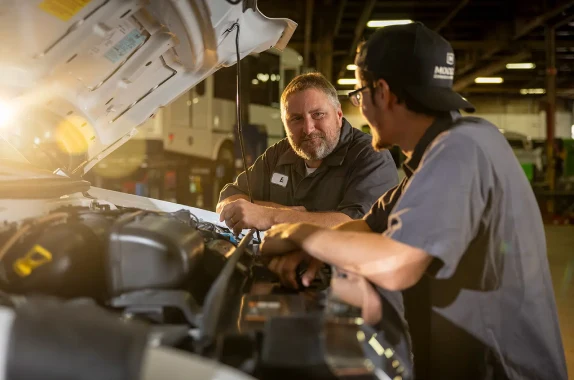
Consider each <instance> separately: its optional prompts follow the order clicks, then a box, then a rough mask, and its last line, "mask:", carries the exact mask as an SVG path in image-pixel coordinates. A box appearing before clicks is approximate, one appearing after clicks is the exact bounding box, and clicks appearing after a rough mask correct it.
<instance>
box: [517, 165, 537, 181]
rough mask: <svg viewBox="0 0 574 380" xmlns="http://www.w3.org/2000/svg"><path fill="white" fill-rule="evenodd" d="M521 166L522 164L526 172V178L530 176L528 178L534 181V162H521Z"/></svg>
mask: <svg viewBox="0 0 574 380" xmlns="http://www.w3.org/2000/svg"><path fill="white" fill-rule="evenodd" d="M520 166H522V169H523V170H524V173H525V174H526V178H528V180H529V181H530V182H532V180H533V179H534V164H520Z"/></svg>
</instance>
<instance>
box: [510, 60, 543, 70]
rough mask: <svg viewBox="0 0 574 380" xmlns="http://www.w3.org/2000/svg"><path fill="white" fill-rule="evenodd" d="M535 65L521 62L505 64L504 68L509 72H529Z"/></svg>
mask: <svg viewBox="0 0 574 380" xmlns="http://www.w3.org/2000/svg"><path fill="white" fill-rule="evenodd" d="M535 67H536V65H535V64H534V63H532V62H522V63H507V64H506V68H507V69H509V70H529V69H534V68H535Z"/></svg>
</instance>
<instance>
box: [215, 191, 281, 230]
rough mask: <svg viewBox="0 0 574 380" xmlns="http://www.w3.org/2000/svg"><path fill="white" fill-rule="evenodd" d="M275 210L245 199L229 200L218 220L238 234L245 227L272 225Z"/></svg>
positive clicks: (268, 226) (264, 227)
mask: <svg viewBox="0 0 574 380" xmlns="http://www.w3.org/2000/svg"><path fill="white" fill-rule="evenodd" d="M275 211H276V210H275V209H273V208H270V207H264V206H259V205H256V204H253V203H251V202H249V201H248V200H245V199H238V200H235V201H233V202H229V203H228V204H227V205H225V206H224V207H223V210H221V214H220V216H219V220H220V221H222V222H223V221H225V224H227V226H228V227H229V228H231V229H232V230H233V232H234V233H235V234H236V235H238V234H239V233H241V230H243V229H245V228H256V229H258V230H262V231H264V230H267V229H269V228H270V227H271V226H272V225H273V215H274V212H275Z"/></svg>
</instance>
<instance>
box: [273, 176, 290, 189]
mask: <svg viewBox="0 0 574 380" xmlns="http://www.w3.org/2000/svg"><path fill="white" fill-rule="evenodd" d="M287 182H289V177H287V176H286V175H285V174H279V173H273V176H272V177H271V183H274V184H275V185H279V186H283V187H285V186H287Z"/></svg>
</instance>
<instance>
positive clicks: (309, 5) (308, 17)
mask: <svg viewBox="0 0 574 380" xmlns="http://www.w3.org/2000/svg"><path fill="white" fill-rule="evenodd" d="M313 1H314V0H307V2H306V8H305V45H304V54H303V64H304V65H305V66H307V67H309V66H310V64H311V62H309V60H310V58H311V32H312V30H313V29H312V28H313Z"/></svg>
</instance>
